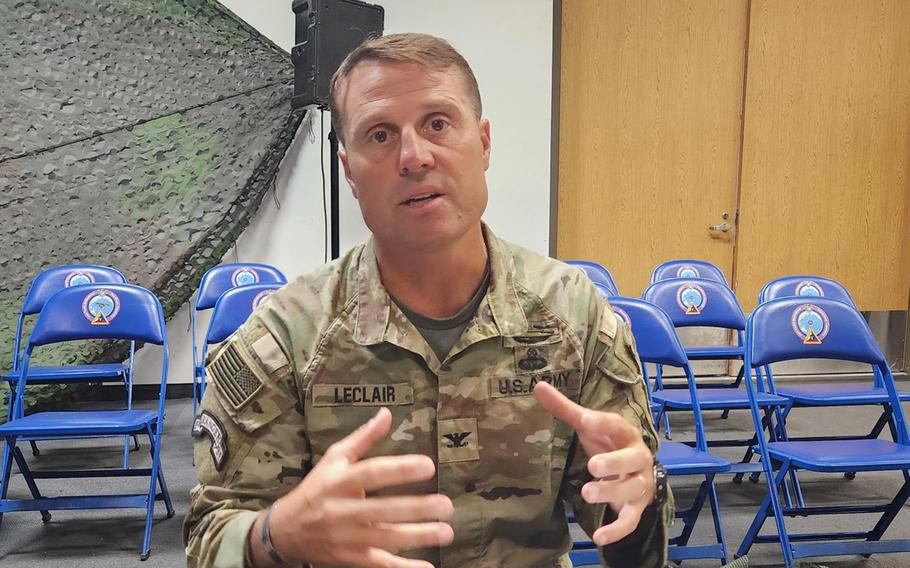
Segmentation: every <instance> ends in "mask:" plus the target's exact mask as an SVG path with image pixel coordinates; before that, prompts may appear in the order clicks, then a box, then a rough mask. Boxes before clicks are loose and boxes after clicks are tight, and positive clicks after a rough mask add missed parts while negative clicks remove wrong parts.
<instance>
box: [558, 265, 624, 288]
mask: <svg viewBox="0 0 910 568" xmlns="http://www.w3.org/2000/svg"><path fill="white" fill-rule="evenodd" d="M566 264H571V265H572V266H577V267H579V268H581V269H582V271H584V273H585V274H587V275H588V278H590V279H591V282H594V284H595V285H598V284H599V285H600V286H602V287H604V288H605V289H606V291H607V292H608V293H607V294H606V295H607V296H618V295H619V286H617V285H616V281H615V280H613V275H612V274H610V271H609V270H607V267H606V266H604V265H602V264H599V263H597V262H593V261H590V260H567V261H566ZM601 293H603V290H601Z"/></svg>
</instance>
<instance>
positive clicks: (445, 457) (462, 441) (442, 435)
mask: <svg viewBox="0 0 910 568" xmlns="http://www.w3.org/2000/svg"><path fill="white" fill-rule="evenodd" d="M438 429H439V463H448V462H459V461H471V460H478V459H480V446H479V443H478V442H479V440H478V439H477V436H478V433H477V419H476V418H455V419H450V420H440V421H439V423H438Z"/></svg>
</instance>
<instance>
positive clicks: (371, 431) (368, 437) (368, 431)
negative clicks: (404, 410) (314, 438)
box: [324, 407, 392, 463]
mask: <svg viewBox="0 0 910 568" xmlns="http://www.w3.org/2000/svg"><path fill="white" fill-rule="evenodd" d="M391 428H392V413H391V412H389V409H388V408H385V407H383V408H380V409H379V411H378V412H377V413H376V414H375V415H374V416H373V417H372V418H370V420H369V421H368V422H366V423H365V424H363V425H361V426H360V427H359V428H357V429H356V430H354V431H353V432H351V433H350V434H348V435H347V436H345V437H344V438H342V439H341V440H338V441H337V442H335V443H334V444H332V445H331V446H329V449H328V450H327V451H326V454H325V456H324V457H330V458H335V457H338V456H341V457H343V458H345V459H347V461H348V462H349V463H350V462H355V461H357V460H359V459H360V458H362V457H363V456H364V454H366V453H367V451H368V450H369V449H370V448H371V447H373V445H374V444H375V443H376V442H378V441H379V440H381V439H383V438H385V437H386V436H387V435H388V433H389V430H391Z"/></svg>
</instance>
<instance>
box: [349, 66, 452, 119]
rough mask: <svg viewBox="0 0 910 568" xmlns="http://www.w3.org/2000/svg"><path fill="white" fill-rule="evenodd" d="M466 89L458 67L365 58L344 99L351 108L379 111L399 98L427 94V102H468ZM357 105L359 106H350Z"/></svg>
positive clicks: (358, 67) (350, 82) (355, 73)
mask: <svg viewBox="0 0 910 568" xmlns="http://www.w3.org/2000/svg"><path fill="white" fill-rule="evenodd" d="M466 90H467V89H466V88H465V86H464V83H463V80H462V77H461V75H460V73H458V71H457V70H455V69H454V68H452V69H446V70H437V69H430V68H428V67H425V66H423V65H419V64H417V63H408V62H397V61H365V62H362V63H360V64H358V65H357V66H356V67H355V68H354V69H353V70H352V71H351V73H350V74H349V75H348V77H347V79H346V80H345V84H344V85H343V93H342V98H343V101H344V105H345V107H346V108H347V110H348V111H355V110H356V111H361V112H362V111H366V110H370V109H374V110H379V109H381V108H383V107H385V106H387V105H391V104H394V102H395V101H396V99H399V98H403V97H411V96H412V95H423V94H425V95H426V98H427V102H428V103H429V102H431V101H432V100H433V99H437V100H438V101H437V102H439V103H444V102H448V103H458V102H466V98H467V97H466V94H467V93H466ZM350 104H355V105H357V107H358V108H356V109H354V108H349V107H348V105H350Z"/></svg>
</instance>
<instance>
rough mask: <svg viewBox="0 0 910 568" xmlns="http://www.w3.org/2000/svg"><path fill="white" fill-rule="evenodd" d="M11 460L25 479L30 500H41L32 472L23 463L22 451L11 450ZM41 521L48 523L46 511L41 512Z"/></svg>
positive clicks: (49, 516) (48, 518) (26, 464)
mask: <svg viewBox="0 0 910 568" xmlns="http://www.w3.org/2000/svg"><path fill="white" fill-rule="evenodd" d="M13 458H14V459H15V460H16V464H17V465H18V466H19V471H21V472H22V478H23V479H25V484H26V485H27V486H28V490H29V492H30V493H31V494H32V499H41V492H40V491H38V486H37V485H36V484H35V478H34V477H33V476H32V470H31V469H30V468H29V467H28V463H27V462H26V461H25V456H23V455H22V451H21V450H19V448H17V447H14V448H13ZM41 520H42V521H43V522H45V523H48V522H50V520H51V514H50V513H49V512H47V511H41Z"/></svg>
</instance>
